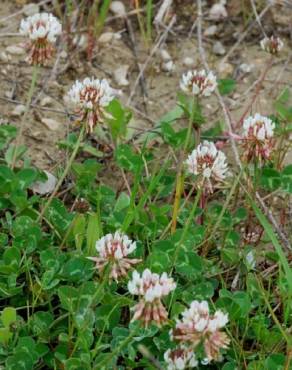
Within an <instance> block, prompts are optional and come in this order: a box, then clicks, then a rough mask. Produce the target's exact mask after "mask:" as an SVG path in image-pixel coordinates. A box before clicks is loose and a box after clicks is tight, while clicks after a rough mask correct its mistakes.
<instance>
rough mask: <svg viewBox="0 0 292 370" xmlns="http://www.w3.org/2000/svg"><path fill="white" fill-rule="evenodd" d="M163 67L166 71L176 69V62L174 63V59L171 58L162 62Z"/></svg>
mask: <svg viewBox="0 0 292 370" xmlns="http://www.w3.org/2000/svg"><path fill="white" fill-rule="evenodd" d="M161 69H162V70H163V71H164V72H172V71H174V70H175V64H174V62H173V60H169V61H168V62H164V63H162V66H161Z"/></svg>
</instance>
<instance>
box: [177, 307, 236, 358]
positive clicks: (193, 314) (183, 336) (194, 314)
mask: <svg viewBox="0 0 292 370" xmlns="http://www.w3.org/2000/svg"><path fill="white" fill-rule="evenodd" d="M227 322H228V315H227V314H224V313H223V312H222V311H220V310H218V311H216V312H215V314H214V315H212V314H210V312H209V305H208V302H206V301H202V302H198V301H193V302H192V303H191V305H190V308H189V309H187V310H185V311H184V312H183V313H182V319H181V320H178V321H177V323H176V326H175V329H174V330H173V331H172V334H171V335H172V338H173V339H175V340H178V341H180V342H182V343H185V344H188V345H190V346H191V347H192V348H196V347H197V346H198V345H199V344H200V343H203V346H204V350H205V354H206V357H207V359H208V361H212V360H215V361H217V360H219V359H220V349H225V348H227V347H228V344H229V342H230V340H229V338H228V337H227V335H226V334H225V333H224V332H222V331H221V329H222V328H224V326H225V325H226V324H227Z"/></svg>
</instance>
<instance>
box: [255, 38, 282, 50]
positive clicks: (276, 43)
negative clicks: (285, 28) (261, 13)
mask: <svg viewBox="0 0 292 370" xmlns="http://www.w3.org/2000/svg"><path fill="white" fill-rule="evenodd" d="M283 46H284V43H283V41H282V40H281V39H280V38H279V37H276V36H271V37H265V38H264V39H263V40H261V48H262V49H263V50H264V51H266V52H268V53H270V54H278V53H279V51H281V49H282V48H283Z"/></svg>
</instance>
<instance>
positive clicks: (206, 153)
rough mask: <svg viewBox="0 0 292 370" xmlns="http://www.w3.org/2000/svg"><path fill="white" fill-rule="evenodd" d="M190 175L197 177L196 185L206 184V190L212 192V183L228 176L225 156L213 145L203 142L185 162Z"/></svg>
mask: <svg viewBox="0 0 292 370" xmlns="http://www.w3.org/2000/svg"><path fill="white" fill-rule="evenodd" d="M185 164H186V167H187V170H188V172H189V173H190V174H193V175H196V176H199V179H198V184H199V186H202V184H203V182H206V185H207V188H208V189H209V190H210V191H211V192H212V188H213V187H212V181H213V182H215V183H216V182H222V181H224V179H225V177H226V176H227V175H228V165H227V163H226V156H225V154H224V153H223V152H222V151H221V150H218V149H217V148H216V146H215V144H214V143H212V142H210V141H207V140H205V141H203V143H201V144H199V145H198V146H197V148H196V149H194V150H193V151H192V153H191V154H190V155H189V156H188V158H187V160H186V161H185Z"/></svg>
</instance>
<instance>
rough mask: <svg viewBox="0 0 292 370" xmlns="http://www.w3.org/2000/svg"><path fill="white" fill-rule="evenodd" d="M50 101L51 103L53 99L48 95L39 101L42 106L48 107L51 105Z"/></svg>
mask: <svg viewBox="0 0 292 370" xmlns="http://www.w3.org/2000/svg"><path fill="white" fill-rule="evenodd" d="M52 103H53V99H52V98H51V97H49V96H45V97H44V98H43V99H42V100H41V102H40V104H41V106H42V107H48V106H50V105H52Z"/></svg>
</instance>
